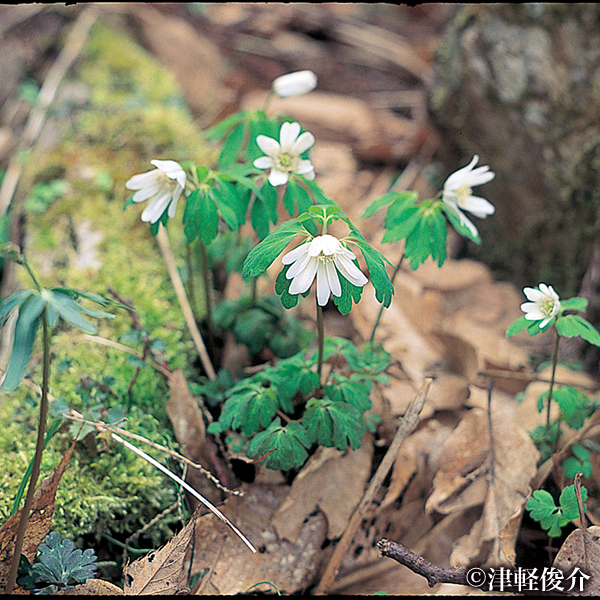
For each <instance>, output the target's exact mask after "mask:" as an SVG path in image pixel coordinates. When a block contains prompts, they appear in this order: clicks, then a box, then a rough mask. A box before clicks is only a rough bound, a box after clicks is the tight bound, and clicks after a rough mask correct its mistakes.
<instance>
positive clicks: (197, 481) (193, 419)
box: [167, 369, 220, 508]
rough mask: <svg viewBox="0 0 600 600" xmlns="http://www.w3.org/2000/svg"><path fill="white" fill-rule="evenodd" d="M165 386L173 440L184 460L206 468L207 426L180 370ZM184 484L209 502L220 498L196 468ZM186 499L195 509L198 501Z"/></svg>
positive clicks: (208, 461) (172, 375)
mask: <svg viewBox="0 0 600 600" xmlns="http://www.w3.org/2000/svg"><path fill="white" fill-rule="evenodd" d="M168 384H169V390H170V392H171V394H170V396H169V400H168V402H167V414H168V415H169V419H170V421H171V424H172V425H173V431H174V432H175V438H176V439H177V441H178V442H179V443H180V444H181V447H182V449H183V454H184V455H185V456H186V457H187V458H189V459H190V460H191V461H193V462H195V463H196V464H200V465H202V466H203V467H205V468H206V469H209V468H210V466H211V462H210V458H209V455H208V452H207V447H206V427H205V425H204V419H203V418H202V411H201V410H200V407H199V406H198V401H197V400H196V398H194V396H193V395H192V394H191V392H190V389H189V387H188V383H187V381H186V379H185V376H184V375H183V372H182V371H181V369H177V370H176V371H174V372H173V373H172V374H171V377H170V378H169V381H168ZM186 482H187V483H189V484H190V485H191V486H192V487H193V488H194V489H195V490H197V491H198V492H200V493H201V494H202V495H203V496H206V497H207V498H208V499H209V500H210V501H211V502H216V501H217V499H220V495H219V492H218V490H217V489H216V488H215V487H214V485H212V484H210V485H208V484H207V479H206V477H205V476H204V475H203V474H202V473H201V472H200V471H198V470H197V469H189V470H188V473H187V476H186ZM189 499H190V501H191V502H192V506H193V507H194V508H195V507H196V506H197V505H198V500H196V499H195V498H193V496H191V495H190V496H189Z"/></svg>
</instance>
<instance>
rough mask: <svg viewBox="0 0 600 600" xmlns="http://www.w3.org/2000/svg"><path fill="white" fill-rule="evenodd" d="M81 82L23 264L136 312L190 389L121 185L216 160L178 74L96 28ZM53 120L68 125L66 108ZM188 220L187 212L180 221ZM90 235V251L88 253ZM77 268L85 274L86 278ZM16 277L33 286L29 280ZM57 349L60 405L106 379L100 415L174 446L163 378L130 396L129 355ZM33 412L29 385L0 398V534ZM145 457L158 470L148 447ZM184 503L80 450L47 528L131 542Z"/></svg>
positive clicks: (149, 380) (178, 315) (140, 381)
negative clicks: (82, 101)
mask: <svg viewBox="0 0 600 600" xmlns="http://www.w3.org/2000/svg"><path fill="white" fill-rule="evenodd" d="M73 83H75V84H77V85H78V86H80V87H82V86H83V87H84V88H85V89H86V90H88V91H89V94H88V97H89V102H88V103H87V104H86V105H85V106H83V107H80V108H78V109H73V108H72V106H71V109H70V112H69V113H68V114H69V125H68V127H67V128H66V134H65V136H64V139H63V140H62V142H61V143H60V145H59V146H58V147H56V148H55V149H53V150H52V151H51V152H50V153H41V152H39V151H34V152H33V153H32V154H31V155H30V156H29V157H28V160H27V162H26V164H25V167H24V178H23V180H22V181H28V182H30V184H31V185H34V184H35V183H47V182H49V181H52V180H54V179H56V178H57V177H59V178H61V179H62V180H64V181H66V182H67V189H66V193H65V194H64V196H63V197H61V198H59V199H57V200H54V201H53V202H52V203H51V204H49V206H48V208H47V210H46V211H45V212H43V214H30V215H28V216H27V244H26V248H25V253H26V256H27V257H28V260H29V262H30V263H31V265H32V267H33V269H34V271H35V272H36V273H38V274H39V277H40V281H41V283H42V285H45V286H57V285H65V286H68V287H72V288H76V289H81V290H85V291H91V292H95V293H100V294H103V295H106V296H107V295H109V294H108V286H110V287H111V288H114V289H115V290H116V291H117V292H118V293H119V294H120V296H121V297H123V298H125V299H130V300H131V301H132V303H133V306H134V307H135V309H136V312H137V315H138V318H139V321H140V323H141V326H142V327H144V328H145V329H146V330H148V331H149V333H150V336H151V337H152V338H155V339H160V340H162V341H163V342H164V344H165V351H164V358H165V359H166V361H167V362H168V364H169V365H170V366H171V367H172V368H182V369H183V370H184V372H185V373H186V374H187V375H188V376H189V377H191V376H192V375H193V374H194V369H193V368H192V367H191V366H190V365H191V364H192V363H193V361H194V360H195V358H196V354H195V351H194V347H193V344H192V342H191V340H190V337H189V335H188V332H187V328H186V326H185V322H184V318H183V315H182V312H181V309H180V307H179V305H178V303H177V300H176V297H175V294H174V291H173V288H172V285H171V283H170V280H169V277H168V274H167V271H166V268H165V265H164V261H163V258H162V256H161V254H160V252H159V249H158V246H157V244H156V242H155V240H154V239H153V237H152V236H151V234H150V232H149V227H148V225H147V224H145V223H142V222H141V221H140V218H139V217H140V214H141V211H142V208H141V207H140V206H139V205H133V206H130V207H129V208H128V209H127V210H125V211H124V208H123V207H124V204H125V200H126V198H127V196H128V195H129V192H128V191H127V190H126V189H125V182H126V181H127V179H128V178H129V177H131V176H132V175H134V174H135V173H139V172H143V171H147V170H150V169H151V168H153V167H152V166H151V165H150V160H152V159H153V158H162V159H173V160H178V161H182V160H193V161H196V162H197V163H199V164H202V163H203V164H210V163H211V162H212V160H213V158H214V153H213V151H212V150H210V149H208V148H207V147H206V146H205V145H204V144H203V142H202V141H201V139H200V136H199V133H198V131H197V130H196V128H195V127H194V123H193V119H192V117H191V115H190V114H189V112H188V110H187V109H186V107H185V105H184V102H183V100H182V98H181V95H180V93H179V90H178V87H177V85H176V82H175V81H174V79H173V78H172V76H171V75H170V73H168V72H167V71H165V70H164V69H163V68H162V67H161V66H160V65H158V64H157V63H156V62H155V61H154V60H153V59H152V57H150V56H149V55H148V54H147V53H146V52H145V51H144V50H143V49H141V48H140V47H138V46H137V45H135V44H134V43H133V42H132V41H131V40H128V39H127V38H124V37H122V36H120V35H119V34H117V33H115V32H114V31H112V30H110V29H109V28H107V27H106V26H104V25H102V24H98V25H95V26H94V28H93V30H92V33H91V36H90V39H89V40H88V43H87V45H86V48H85V50H84V52H83V54H82V56H81V59H80V61H79V67H78V71H77V72H76V73H75V75H74V76H73ZM63 108H64V107H63ZM55 109H56V110H55V113H56V114H60V110H61V107H60V106H57V107H55ZM181 204H183V201H182V202H181ZM182 211H183V206H180V207H179V208H178V213H177V218H176V220H177V219H180V218H181V214H182ZM86 227H87V233H85V231H86V229H85V228H86ZM82 232H84V233H82ZM169 234H170V236H171V243H172V245H173V248H174V251H175V253H176V254H177V253H180V251H182V250H183V244H184V238H183V235H182V227H181V226H179V227H177V223H173V224H172V225H171V226H170V227H169ZM95 236H98V239H97V242H96V246H95V249H93V248H92V250H91V251H89V250H88V251H86V252H87V254H86V253H84V246H85V245H86V244H87V243H88V241H89V240H90V239H93V237H95ZM92 246H93V245H92ZM82 258H86V265H87V266H82V263H81V261H82ZM181 264H183V261H181ZM20 274H21V276H22V282H23V285H24V286H26V287H29V286H30V282H29V281H27V278H26V275H25V273H24V271H22V270H21V271H20ZM197 293H198V291H197ZM115 314H116V318H115V319H114V320H105V321H101V322H99V335H100V336H102V337H106V338H109V339H111V340H116V341H118V340H119V339H120V337H121V336H123V335H124V334H126V333H128V332H130V331H131V330H132V327H133V326H132V320H131V317H130V316H129V314H128V313H127V312H125V311H123V310H116V311H115ZM52 344H53V363H52V364H53V373H52V380H51V385H50V392H51V394H52V395H53V396H54V397H56V398H59V399H60V400H61V401H66V402H67V403H68V404H69V406H71V407H72V408H75V409H77V410H79V411H81V412H85V410H86V408H87V407H88V406H87V405H88V404H89V403H90V396H89V395H86V393H84V391H82V389H81V381H82V380H87V379H90V380H91V381H92V382H96V383H97V382H100V381H101V380H102V378H103V377H105V376H110V377H111V378H112V381H111V385H110V393H109V394H107V395H105V396H103V397H102V398H101V399H99V398H97V397H94V398H92V400H94V401H99V400H101V401H102V404H103V406H104V408H105V409H110V408H115V407H120V408H122V409H123V410H124V411H125V412H126V414H127V416H128V419H129V420H128V425H127V428H128V429H129V430H131V431H134V432H135V433H138V434H139V435H143V436H145V437H148V438H149V439H151V440H154V441H157V442H159V443H161V444H163V445H165V444H166V445H170V446H172V447H174V446H176V444H175V442H174V441H173V439H172V432H171V429H170V423H169V420H168V418H167V415H166V410H165V406H166V401H167V399H168V388H167V386H166V384H165V382H164V380H163V378H162V376H161V375H160V374H158V373H157V372H155V371H154V370H153V369H152V368H150V367H144V368H142V370H141V371H140V373H139V376H138V377H137V379H136V381H135V384H134V385H133V387H132V389H131V393H128V390H129V387H130V384H131V381H132V378H133V377H134V375H135V373H136V368H135V366H133V365H132V364H131V363H130V357H129V355H127V354H125V353H122V352H119V351H117V350H113V349H110V348H107V347H106V346H102V345H99V344H95V343H92V342H90V341H86V340H84V339H83V336H82V335H81V334H80V332H78V331H75V330H73V329H71V328H62V327H59V329H58V330H56V331H55V332H54V333H53V337H52ZM129 345H131V344H129ZM137 349H138V350H141V348H139V347H138V348H137ZM40 356H41V349H40V346H39V342H38V346H37V347H36V349H35V351H34V360H33V361H32V364H33V365H37V366H34V367H33V369H32V373H31V376H32V379H33V380H34V381H36V382H41V369H40V366H39V362H40V361H39V359H40ZM36 360H37V362H36ZM58 365H61V366H62V367H64V368H60V369H59V368H58V367H57V366H58ZM37 403H38V400H37V398H34V397H32V396H31V395H30V393H29V392H28V391H27V390H26V388H24V386H21V387H20V388H19V389H18V390H17V392H15V393H13V394H5V393H2V392H0V427H2V429H3V432H4V435H3V436H1V437H0V488H1V489H2V490H3V494H2V496H1V497H0V521H4V520H5V518H6V517H7V516H8V514H9V512H10V509H11V508H12V503H13V501H14V497H15V493H16V490H17V488H18V485H19V483H20V480H21V477H22V474H23V473H24V471H25V469H26V467H27V464H28V462H29V461H30V460H31V458H32V456H33V451H34V444H35V432H36V428H37V411H38V407H37ZM61 431H62V430H61ZM70 439H71V437H70V435H69V434H68V433H67V432H61V433H59V434H57V435H56V436H55V437H54V438H53V439H52V441H51V443H50V444H49V447H48V449H47V451H46V453H45V455H44V461H43V473H42V476H46V475H48V474H49V473H50V472H51V470H52V469H53V468H54V467H55V466H56V465H57V464H58V462H59V460H60V457H61V455H62V453H63V452H64V451H65V450H66V448H67V447H68V443H69V440H70ZM144 451H147V452H148V453H149V454H154V456H155V457H156V458H157V459H158V458H159V455H158V454H157V453H156V452H153V451H151V450H150V451H149V450H148V448H144ZM161 460H164V459H161ZM176 493H177V491H176V489H175V486H174V485H172V484H171V482H170V481H169V480H167V479H166V478H165V477H164V476H163V475H162V474H160V473H159V472H158V471H157V470H156V469H155V468H154V467H152V466H151V465H149V464H148V463H146V462H145V461H143V460H142V459H140V458H139V457H136V456H135V455H133V454H132V453H131V452H130V451H129V450H126V449H124V448H122V447H117V446H114V445H110V446H109V447H108V448H106V449H99V450H97V451H96V449H95V448H94V447H93V444H92V445H91V446H90V445H88V444H82V443H78V445H77V449H76V452H75V453H74V455H73V457H72V459H71V463H70V466H69V468H68V470H67V472H66V473H65V475H64V476H63V479H62V481H61V485H60V487H59V490H58V494H57V502H56V512H55V517H54V523H53V528H54V529H55V530H57V531H59V532H60V533H61V534H62V535H63V536H66V537H71V538H74V539H76V538H78V537H79V536H82V535H86V534H98V535H99V534H101V533H108V534H109V535H112V536H113V537H118V538H120V539H124V538H126V537H127V536H129V535H131V534H132V533H134V532H135V531H137V530H138V529H139V528H140V527H141V526H142V525H143V524H145V523H147V522H148V521H149V520H150V519H151V518H153V517H154V516H156V514H158V513H159V512H161V511H163V510H164V509H165V508H167V507H168V506H170V505H172V504H173V502H174V501H175V498H176ZM168 523H169V521H168V520H165V521H162V522H161V524H160V525H158V526H157V527H155V528H154V529H153V530H152V532H153V533H152V534H151V536H152V539H153V540H154V542H155V544H156V545H158V544H159V543H164V541H165V540H166V538H167V537H168V536H169V535H170V532H169V528H168Z"/></svg>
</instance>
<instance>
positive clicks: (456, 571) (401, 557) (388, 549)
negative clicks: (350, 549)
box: [377, 539, 469, 587]
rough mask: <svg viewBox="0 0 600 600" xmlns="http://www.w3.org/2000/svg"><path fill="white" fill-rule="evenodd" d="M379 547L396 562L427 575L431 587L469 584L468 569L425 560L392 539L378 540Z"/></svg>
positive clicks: (418, 573) (417, 572) (424, 575)
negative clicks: (435, 563) (443, 565)
mask: <svg viewBox="0 0 600 600" xmlns="http://www.w3.org/2000/svg"><path fill="white" fill-rule="evenodd" d="M377 548H379V551H380V552H381V555H382V556H387V557H388V558H393V559H394V560H395V561H396V562H399V563H400V564H401V565H404V566H405V567H408V568H409V569H410V570H411V571H412V572H413V573H416V574H417V575H421V576H422V577H425V579H427V583H428V584H429V587H433V586H434V585H435V584H436V583H455V584H458V585H466V586H468V585H469V584H468V583H467V570H466V569H461V568H459V567H452V568H443V567H438V566H436V565H434V564H432V563H430V562H429V561H428V560H425V559H424V558H423V557H422V556H419V555H418V554H415V553H414V552H411V551H410V550H409V549H408V548H405V547H404V546H403V545H402V544H398V543H397V542H392V541H391V540H386V539H383V540H379V541H378V542H377Z"/></svg>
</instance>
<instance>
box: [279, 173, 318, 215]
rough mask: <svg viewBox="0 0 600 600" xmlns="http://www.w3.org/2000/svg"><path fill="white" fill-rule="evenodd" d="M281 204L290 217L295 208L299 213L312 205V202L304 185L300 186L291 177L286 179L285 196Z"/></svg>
mask: <svg viewBox="0 0 600 600" xmlns="http://www.w3.org/2000/svg"><path fill="white" fill-rule="evenodd" d="M283 205H284V206H285V208H286V210H287V211H288V214H289V215H290V217H293V216H294V213H295V211H296V208H297V211H298V214H299V215H300V214H302V213H304V212H306V211H307V210H308V209H309V208H310V207H311V206H312V202H311V200H310V196H309V195H308V192H307V191H306V190H305V189H304V187H302V185H300V184H299V183H298V182H297V181H296V179H294V178H292V179H290V180H289V181H288V184H287V188H286V191H285V196H284V197H283Z"/></svg>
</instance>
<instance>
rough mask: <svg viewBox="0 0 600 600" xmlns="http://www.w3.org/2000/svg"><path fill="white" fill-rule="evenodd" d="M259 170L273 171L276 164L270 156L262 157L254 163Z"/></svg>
mask: <svg viewBox="0 0 600 600" xmlns="http://www.w3.org/2000/svg"><path fill="white" fill-rule="evenodd" d="M252 164H253V165H254V166H255V167H256V168H257V169H272V168H273V166H274V165H275V162H274V161H273V159H272V158H271V157H270V156H261V157H259V158H257V159H256V160H255V161H254V162H253V163H252Z"/></svg>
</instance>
